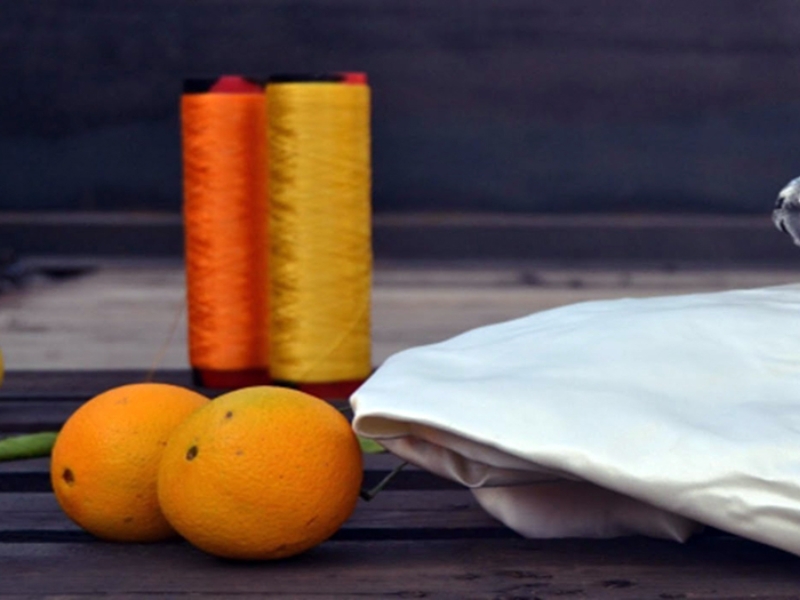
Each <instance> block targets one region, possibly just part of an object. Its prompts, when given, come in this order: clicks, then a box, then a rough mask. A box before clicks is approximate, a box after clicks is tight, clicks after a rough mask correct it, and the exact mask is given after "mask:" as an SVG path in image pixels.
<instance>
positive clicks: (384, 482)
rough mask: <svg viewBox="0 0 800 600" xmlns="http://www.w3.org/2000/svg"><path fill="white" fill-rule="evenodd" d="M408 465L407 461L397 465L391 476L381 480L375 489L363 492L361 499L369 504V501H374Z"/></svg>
mask: <svg viewBox="0 0 800 600" xmlns="http://www.w3.org/2000/svg"><path fill="white" fill-rule="evenodd" d="M406 465H408V463H407V462H405V461H403V462H401V463H400V464H399V465H397V466H396V467H395V468H394V469H392V471H391V472H390V473H389V474H388V475H387V476H386V477H384V478H383V479H381V480H380V481H379V482H378V484H377V485H376V486H375V487H373V488H372V489H371V490H361V493H360V494H359V496H361V498H362V499H363V500H366V501H367V502H369V501H370V500H372V499H373V498H374V497H375V496H377V495H378V494H379V493H380V492H381V490H383V488H385V487H386V486H387V484H388V483H389V482H390V481H391V480H392V479H394V478H395V477H397V474H398V473H399V472H400V471H402V470H403V468H404V467H405V466H406Z"/></svg>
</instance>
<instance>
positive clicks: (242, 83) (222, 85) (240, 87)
mask: <svg viewBox="0 0 800 600" xmlns="http://www.w3.org/2000/svg"><path fill="white" fill-rule="evenodd" d="M208 91H209V92H211V93H212V94H261V93H263V92H264V89H263V88H262V87H261V86H260V85H258V84H257V83H254V82H252V81H249V80H248V79H247V78H245V77H242V76H240V75H223V76H222V77H220V78H219V79H217V81H216V82H215V83H214V85H212V86H211V87H210V88H209V89H208Z"/></svg>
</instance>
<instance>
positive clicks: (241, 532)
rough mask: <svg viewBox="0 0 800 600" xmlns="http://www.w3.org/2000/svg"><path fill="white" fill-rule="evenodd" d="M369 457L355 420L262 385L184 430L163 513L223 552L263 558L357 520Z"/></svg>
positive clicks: (165, 469) (235, 395)
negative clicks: (364, 453)
mask: <svg viewBox="0 0 800 600" xmlns="http://www.w3.org/2000/svg"><path fill="white" fill-rule="evenodd" d="M362 477H363V464H362V456H361V450H360V447H359V444H358V439H357V438H356V436H355V434H354V433H353V431H352V429H351V427H350V423H349V422H348V421H347V419H345V418H344V416H342V414H341V413H340V412H339V411H338V410H336V409H335V408H334V407H333V406H331V405H330V404H328V403H327V402H325V401H323V400H320V399H318V398H315V397H314V396H311V395H309V394H306V393H304V392H299V391H297V390H292V389H288V388H280V387H272V386H255V387H248V388H243V389H240V390H236V391H234V392H229V393H227V394H224V395H222V396H219V397H218V398H216V399H215V400H214V401H213V402H211V403H210V404H209V405H208V406H206V407H204V408H202V409H200V410H199V411H197V412H196V413H194V414H193V415H192V416H190V417H189V418H188V419H187V420H186V421H184V422H183V423H182V424H181V425H179V426H178V427H177V429H176V430H175V432H174V433H173V434H172V436H171V437H170V440H169V443H168V444H167V448H166V450H165V451H164V456H163V458H162V461H161V467H160V468H159V473H158V499H159V501H160V503H161V508H162V510H163V511H164V515H165V516H166V517H167V520H168V521H169V522H170V523H171V524H172V526H173V527H175V529H176V530H177V531H178V533H180V534H181V535H182V536H183V537H184V538H186V539H187V540H188V541H189V542H191V543H192V544H194V545H195V546H197V547H198V548H200V549H202V550H205V551H206V552H209V553H211V554H215V555H217V556H221V557H224V558H236V559H248V560H264V559H276V558H284V557H287V556H292V555H295V554H299V553H301V552H304V551H305V550H308V549H309V548H311V547H313V546H316V545H317V544H320V543H321V542H323V541H324V540H326V539H327V538H329V537H330V536H331V535H333V534H334V533H335V532H336V531H337V530H338V529H339V527H341V526H342V524H343V523H344V522H345V521H346V520H347V519H348V518H349V517H350V515H351V514H352V512H353V510H354V508H355V506H356V502H357V501H358V496H359V491H360V488H361V480H362Z"/></svg>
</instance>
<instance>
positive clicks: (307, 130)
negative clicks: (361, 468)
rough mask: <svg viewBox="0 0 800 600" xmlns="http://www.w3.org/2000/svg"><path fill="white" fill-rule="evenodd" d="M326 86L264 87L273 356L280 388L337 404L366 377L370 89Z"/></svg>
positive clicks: (362, 83) (279, 83)
mask: <svg viewBox="0 0 800 600" xmlns="http://www.w3.org/2000/svg"><path fill="white" fill-rule="evenodd" d="M322 79H323V80H319V79H317V80H313V81H309V80H303V79H300V80H298V78H292V77H283V78H282V77H275V78H272V79H270V83H269V84H268V86H267V97H268V99H269V100H268V103H267V104H268V118H267V122H268V136H267V137H268V140H269V156H270V165H269V195H270V202H271V207H270V211H271V212H270V215H271V217H270V225H269V227H270V242H271V245H270V250H271V254H270V261H271V262H270V285H269V290H270V310H271V320H270V346H269V355H270V370H271V374H272V376H273V378H274V379H275V380H276V381H279V382H282V383H285V384H289V385H294V386H296V387H299V388H301V389H305V390H307V391H310V392H312V393H318V394H320V395H332V394H333V395H340V396H341V395H343V394H347V393H349V391H350V390H351V389H352V388H354V387H356V386H357V385H358V384H359V383H360V382H361V381H363V380H364V379H365V378H366V377H367V376H368V375H369V373H370V370H371V342H370V294H371V279H372V248H371V162H370V152H371V148H370V90H369V87H368V86H367V85H366V80H365V78H364V77H363V75H360V74H350V75H346V76H337V77H335V78H331V79H334V80H333V81H331V80H324V79H325V78H322ZM332 384H333V386H334V387H333V389H331V387H330V386H331V385H332ZM336 384H338V387H337V385H336ZM326 386H327V387H326Z"/></svg>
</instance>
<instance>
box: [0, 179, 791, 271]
mask: <svg viewBox="0 0 800 600" xmlns="http://www.w3.org/2000/svg"><path fill="white" fill-rule="evenodd" d="M784 183H786V182H785V181H782V180H781V181H776V182H775V184H774V186H775V189H774V190H770V191H769V194H770V197H769V198H765V199H764V206H763V210H762V211H759V213H758V214H756V215H726V216H720V215H714V216H708V215H692V214H689V215H681V214H677V215H675V214H650V215H647V214H645V215H642V214H635V213H634V214H621V215H620V214H612V215H604V214H599V215H597V214H589V215H585V214H584V215H573V214H568V215H558V214H555V215H516V214H515V215H504V214H501V213H490V214H483V213H478V214H470V213H467V214H454V215H430V214H426V213H411V214H376V215H374V216H373V219H372V241H373V252H374V255H375V259H376V261H378V262H382V261H402V260H413V261H420V260H428V261H436V260H445V261H465V260H483V261H486V260H494V261H496V260H514V261H522V260H527V261H532V260H535V261H562V262H563V261H584V262H593V263H606V264H608V263H609V262H610V261H616V262H620V261H624V262H634V263H640V264H641V263H656V264H664V263H676V262H678V263H680V262H684V263H685V262H700V263H706V264H717V265H726V264H732V263H733V264H747V263H755V264H762V265H769V266H770V267H773V268H774V267H775V266H776V265H779V264H783V265H789V266H791V265H794V264H796V263H797V254H798V253H797V251H796V250H795V249H794V248H793V247H792V244H791V243H790V242H789V241H788V237H786V236H783V235H780V234H779V232H778V231H777V230H776V229H775V227H774V225H773V224H772V221H771V219H770V218H769V211H770V210H771V206H772V200H774V198H773V196H774V195H775V194H777V192H778V189H779V188H780V187H781V186H782V185H783V184H784ZM141 239H147V240H148V243H147V244H141V243H139V240H141ZM2 249H6V250H13V251H14V253H16V254H17V255H19V256H25V257H31V256H33V257H35V258H37V260H35V261H33V262H32V263H30V266H29V267H28V268H31V267H35V266H37V265H38V268H39V270H40V272H41V269H43V268H44V266H45V265H47V266H49V267H50V268H51V270H52V267H53V265H54V261H56V260H57V259H59V258H60V259H61V260H62V261H63V260H64V257H65V256H67V257H73V259H72V260H73V262H74V264H76V265H79V266H82V267H83V268H86V267H87V266H88V265H91V260H90V259H91V258H92V257H93V258H94V259H95V260H104V259H105V260H108V259H109V258H112V259H113V258H118V259H120V258H121V259H126V260H132V259H139V260H142V259H150V260H153V259H164V258H171V259H173V260H177V259H181V258H182V257H183V221H182V219H181V216H180V214H179V213H177V212H164V213H153V214H150V215H141V214H133V215H131V214H128V213H126V212H123V211H120V212H118V213H107V214H103V213H100V214H97V213H65V212H54V213H49V214H46V215H44V216H43V215H42V214H41V213H16V212H12V213H3V212H0V250H2ZM43 259H47V260H43Z"/></svg>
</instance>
